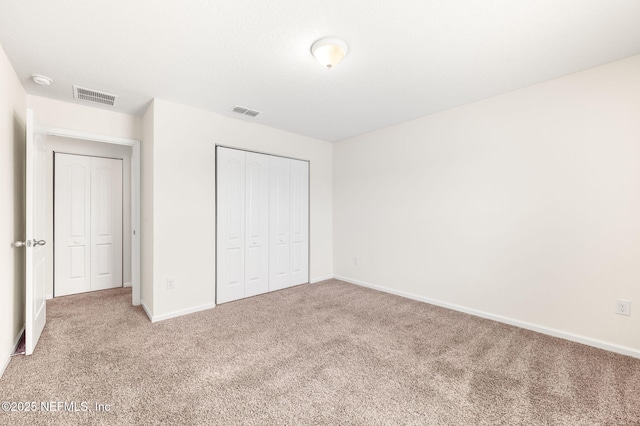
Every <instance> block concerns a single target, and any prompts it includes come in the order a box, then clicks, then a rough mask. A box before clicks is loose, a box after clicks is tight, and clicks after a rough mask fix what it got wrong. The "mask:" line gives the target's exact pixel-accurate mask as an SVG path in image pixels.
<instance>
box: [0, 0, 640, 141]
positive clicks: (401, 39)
mask: <svg viewBox="0 0 640 426" xmlns="http://www.w3.org/2000/svg"><path fill="white" fill-rule="evenodd" d="M323 36H338V37H341V38H342V39H344V40H345V41H346V42H347V44H348V45H349V54H348V56H347V57H346V58H345V59H344V61H343V62H342V63H341V64H340V65H339V66H338V67H336V68H334V69H331V70H327V69H324V68H322V67H321V66H320V65H319V64H318V63H317V62H316V61H315V60H314V58H313V57H312V56H311V53H310V51H309V49H310V46H311V44H312V43H313V42H314V41H315V40H316V39H318V38H321V37H323ZM0 44H1V45H2V46H3V48H4V50H5V51H6V53H7V55H8V56H9V59H10V60H11V63H12V64H13V66H14V68H15V70H16V72H17V73H18V76H19V78H20V79H21V80H22V83H23V85H24V87H25V89H26V91H27V92H28V93H30V94H34V95H39V96H45V97H50V98H54V99H61V100H65V101H71V102H81V101H74V100H73V93H72V88H71V86H72V85H73V84H76V85H80V86H84V87H87V88H90V89H96V90H101V91H105V92H109V93H114V94H117V95H119V98H118V99H117V103H116V106H115V107H109V108H110V109H114V110H116V111H121V112H127V113H135V114H141V113H142V112H144V109H145V108H146V105H147V104H148V102H149V101H150V100H151V99H152V98H154V97H158V98H162V99H166V100H170V101H175V102H179V103H184V104H188V105H192V106H196V107H201V108H205V109H208V110H211V111H215V112H218V113H221V114H224V115H227V116H229V117H234V118H238V119H241V120H246V121H252V122H257V123H261V124H264V125H267V126H272V127H276V128H280V129H284V130H288V131H291V132H295V133H299V134H303V135H307V136H311V137H315V138H319V139H323V140H327V141H337V140H340V139H344V138H347V137H350V136H354V135H358V134H361V133H365V132H369V131H372V130H375V129H379V128H382V127H386V126H389V125H393V124H396V123H400V122H403V121H406V120H409V119H412V118H416V117H419V116H423V115H426V114H431V113H434V112H437V111H441V110H444V109H447V108H451V107H454V106H457V105H462V104H465V103H469V102H472V101H475V100H478V99H482V98H486V97H490V96H494V95H496V94H499V93H504V92H507V91H511V90H514V89H518V88H521V87H525V86H528V85H531V84H534V83H537V82H541V81H544V80H548V79H551V78H555V77H559V76H562V75H565V74H568V73H572V72H576V71H580V70H583V69H586V68H590V67H593V66H597V65H601V64H604V63H607V62H611V61H615V60H618V59H621V58H624V57H627V56H631V55H634V54H639V53H640V1H638V0H484V1H479V0H446V1H445V0H440V1H436V0H395V1H393V0H366V1H365V0H321V1H315V0H306V1H305V0H266V1H265V0H262V1H258V0H215V1H214V0H208V1H205V0H153V1H152V0H108V1H104V0H90V1H89V0H56V1H51V0H0ZM32 73H37V74H44V75H47V76H49V77H51V78H52V79H53V80H54V84H53V85H51V86H50V87H41V86H37V85H36V84H34V83H33V82H31V81H30V80H29V76H30V74H32ZM91 105H93V104H91ZM234 105H242V106H245V107H249V108H252V109H257V110H259V111H262V114H261V115H260V116H258V117H256V118H249V117H244V116H241V115H238V114H236V113H233V112H230V109H231V108H232V107H233V106H234Z"/></svg>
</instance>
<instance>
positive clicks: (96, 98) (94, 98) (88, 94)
mask: <svg viewBox="0 0 640 426" xmlns="http://www.w3.org/2000/svg"><path fill="white" fill-rule="evenodd" d="M73 97H74V98H76V99H80V100H82V101H89V102H97V103H99V104H103V105H112V106H113V104H114V103H115V102H116V98H117V97H118V95H111V94H109V93H104V92H99V91H97V90H92V89H87V88H84V87H80V86H73Z"/></svg>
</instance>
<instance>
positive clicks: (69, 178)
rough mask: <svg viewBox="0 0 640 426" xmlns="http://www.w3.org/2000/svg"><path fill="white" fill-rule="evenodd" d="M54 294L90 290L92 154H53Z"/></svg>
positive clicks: (59, 294)
mask: <svg viewBox="0 0 640 426" xmlns="http://www.w3.org/2000/svg"><path fill="white" fill-rule="evenodd" d="M54 161H55V173H54V177H55V180H54V193H55V202H54V239H55V244H54V253H55V271H54V296H56V297H57V296H65V295H68V294H74V293H82V292H85V291H90V290H91V272H90V271H91V269H90V268H91V247H90V242H91V227H90V223H91V158H90V157H85V156H82V155H70V154H59V153H56V154H55V155H54Z"/></svg>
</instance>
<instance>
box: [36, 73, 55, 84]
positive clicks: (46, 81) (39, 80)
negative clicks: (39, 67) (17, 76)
mask: <svg viewBox="0 0 640 426" xmlns="http://www.w3.org/2000/svg"><path fill="white" fill-rule="evenodd" d="M31 79H32V80H33V82H34V83H36V84H40V85H42V86H48V85H50V84H51V83H53V80H51V79H50V78H49V77H46V76H44V75H39V74H31Z"/></svg>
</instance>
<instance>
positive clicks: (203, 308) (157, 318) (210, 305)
mask: <svg viewBox="0 0 640 426" xmlns="http://www.w3.org/2000/svg"><path fill="white" fill-rule="evenodd" d="M142 307H143V308H144V310H145V312H146V313H147V316H148V317H149V319H150V320H151V322H158V321H164V320H168V319H170V318H176V317H181V316H182V315H187V314H193V313H195V312H200V311H206V310H207V309H212V308H215V307H216V304H215V303H207V304H205V305H200V306H194V307H193V308H187V309H181V310H179V311H173V312H169V313H167V314H162V315H155V316H154V315H150V314H149V311H148V310H147V308H146V306H144V303H143V306H142Z"/></svg>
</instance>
